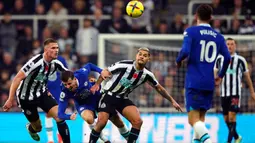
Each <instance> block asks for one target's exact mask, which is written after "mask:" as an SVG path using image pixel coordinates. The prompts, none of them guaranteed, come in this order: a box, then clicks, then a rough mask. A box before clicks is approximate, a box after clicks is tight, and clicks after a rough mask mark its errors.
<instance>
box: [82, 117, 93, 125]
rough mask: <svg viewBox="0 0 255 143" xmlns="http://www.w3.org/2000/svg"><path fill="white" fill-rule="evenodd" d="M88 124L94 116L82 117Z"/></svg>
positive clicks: (91, 122)
mask: <svg viewBox="0 0 255 143" xmlns="http://www.w3.org/2000/svg"><path fill="white" fill-rule="evenodd" d="M83 119H84V120H85V121H86V122H87V123H88V124H93V123H94V118H93V117H91V116H86V117H84V118H83Z"/></svg>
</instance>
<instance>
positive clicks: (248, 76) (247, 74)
mask: <svg viewBox="0 0 255 143" xmlns="http://www.w3.org/2000/svg"><path fill="white" fill-rule="evenodd" d="M244 77H245V80H246V83H247V84H248V87H249V90H250V94H251V97H252V98H253V100H255V92H254V88H253V85H252V81H251V77H250V73H249V72H248V71H247V72H244Z"/></svg>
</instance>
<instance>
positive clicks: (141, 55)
mask: <svg viewBox="0 0 255 143" xmlns="http://www.w3.org/2000/svg"><path fill="white" fill-rule="evenodd" d="M148 61H150V50H149V49H148V48H145V47H142V48H139V49H138V51H137V54H136V63H138V64H139V65H141V66H145V64H146V63H147V62H148Z"/></svg>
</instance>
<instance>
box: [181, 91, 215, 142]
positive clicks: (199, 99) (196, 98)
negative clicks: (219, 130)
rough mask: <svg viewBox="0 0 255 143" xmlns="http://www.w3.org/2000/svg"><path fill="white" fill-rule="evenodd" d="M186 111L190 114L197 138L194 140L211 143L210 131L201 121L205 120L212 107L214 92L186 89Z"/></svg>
mask: <svg viewBox="0 0 255 143" xmlns="http://www.w3.org/2000/svg"><path fill="white" fill-rule="evenodd" d="M185 95H186V109H187V112H188V121H189V124H190V125H191V126H192V127H193V129H194V132H195V136H196V137H198V139H196V140H194V141H196V142H198V140H199V141H200V142H203V143H211V142H212V141H211V139H210V136H209V134H208V130H207V128H206V126H205V123H204V122H203V120H202V121H201V119H203V118H204V116H205V113H206V111H207V110H208V109H209V108H210V107H211V102H212V96H213V91H210V92H207V91H200V90H197V89H186V94H185Z"/></svg>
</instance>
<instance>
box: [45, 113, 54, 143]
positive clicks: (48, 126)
mask: <svg viewBox="0 0 255 143" xmlns="http://www.w3.org/2000/svg"><path fill="white" fill-rule="evenodd" d="M45 128H46V133H47V137H48V143H53V142H54V140H53V123H52V118H51V117H48V115H47V114H46V116H45Z"/></svg>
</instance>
